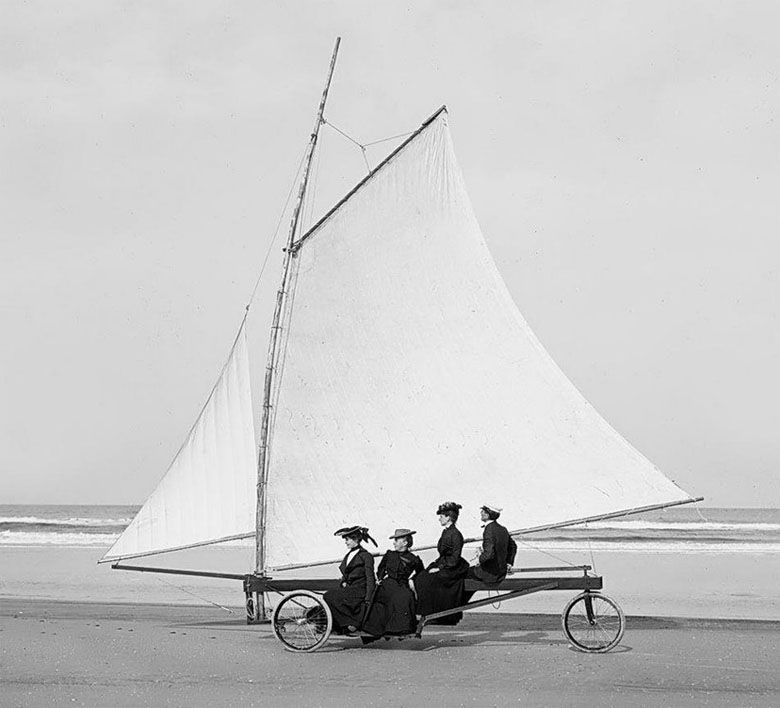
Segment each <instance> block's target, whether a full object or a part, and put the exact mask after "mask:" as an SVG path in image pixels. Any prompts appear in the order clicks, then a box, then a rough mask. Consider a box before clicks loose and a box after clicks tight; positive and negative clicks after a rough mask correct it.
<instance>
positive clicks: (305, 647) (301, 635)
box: [271, 590, 333, 652]
mask: <svg viewBox="0 0 780 708" xmlns="http://www.w3.org/2000/svg"><path fill="white" fill-rule="evenodd" d="M271 627H272V628H273V630H274V634H275V635H276V638H277V639H278V640H279V641H280V642H281V643H282V644H283V645H284V648H285V649H287V650H288V651H297V652H307V651H314V650H315V649H319V648H320V647H321V646H322V645H323V644H325V642H326V641H327V640H328V637H329V636H330V631H331V629H332V628H333V616H332V615H331V613H330V608H329V607H328V606H327V605H326V604H325V601H324V600H323V599H322V598H321V597H320V596H319V595H316V594H315V593H313V592H309V591H308V590H296V591H295V592H291V593H289V594H288V595H285V596H284V597H283V598H282V599H281V600H280V601H279V604H278V605H277V606H276V607H275V608H274V611H273V614H272V615H271Z"/></svg>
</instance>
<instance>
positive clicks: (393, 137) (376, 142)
mask: <svg viewBox="0 0 780 708" xmlns="http://www.w3.org/2000/svg"><path fill="white" fill-rule="evenodd" d="M322 124H323V125H328V126H330V127H331V128H333V130H335V131H336V132H337V133H338V134H339V135H342V136H344V137H345V138H346V139H347V140H349V142H351V143H352V144H354V145H356V146H357V147H359V148H360V152H361V154H362V155H363V161H364V162H365V163H366V168H367V169H368V174H371V164H370V163H369V161H368V155H367V154H366V148H367V147H371V146H372V145H379V143H386V142H387V141H388V140H397V139H398V138H405V137H407V136H409V135H411V134H412V133H413V132H414V131H413V130H412V131H410V132H408V133H399V134H398V135H391V136H390V137H388V138H380V139H379V140H372V141H371V142H370V143H361V142H360V141H358V140H355V138H353V137H352V136H351V135H349V134H348V133H346V132H344V131H343V130H341V128H338V127H336V126H335V125H333V123H329V122H328V121H327V120H325V118H323V119H322Z"/></svg>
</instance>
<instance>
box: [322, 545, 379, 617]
mask: <svg viewBox="0 0 780 708" xmlns="http://www.w3.org/2000/svg"><path fill="white" fill-rule="evenodd" d="M351 552H352V551H350V553H351ZM348 557H349V553H347V555H346V556H344V560H342V561H341V565H340V566H339V570H340V571H341V585H340V587H338V588H336V589H335V590H328V591H327V592H326V593H325V594H324V595H323V598H322V599H323V600H325V602H326V603H327V604H328V607H330V611H331V614H332V615H333V630H334V631H335V632H343V631H344V630H346V628H347V627H348V626H349V625H352V626H353V627H360V625H361V623H362V622H363V619H364V617H363V614H364V612H365V608H366V607H367V606H368V602H369V600H370V599H371V595H372V594H373V592H374V583H375V581H374V557H373V556H372V555H371V554H370V553H369V552H368V551H367V550H366V549H365V548H363V547H362V546H361V547H360V548H359V549H358V552H357V553H355V555H354V556H353V557H352V560H351V561H350V562H349V563H347V558H348Z"/></svg>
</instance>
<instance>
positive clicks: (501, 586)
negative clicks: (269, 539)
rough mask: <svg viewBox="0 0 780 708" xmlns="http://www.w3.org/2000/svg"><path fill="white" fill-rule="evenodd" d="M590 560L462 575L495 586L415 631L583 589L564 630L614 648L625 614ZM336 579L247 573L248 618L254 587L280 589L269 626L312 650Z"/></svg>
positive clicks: (577, 639) (321, 634)
mask: <svg viewBox="0 0 780 708" xmlns="http://www.w3.org/2000/svg"><path fill="white" fill-rule="evenodd" d="M590 570H591V566H589V565H583V566H573V567H572V566H554V567H545V568H525V569H523V570H521V571H516V573H517V574H518V575H519V574H521V573H560V572H563V571H574V572H576V573H578V574H577V575H574V576H567V575H550V576H545V575H534V576H529V577H523V578H507V579H505V580H504V581H503V582H501V583H497V584H487V583H482V582H479V581H477V580H466V591H475V592H480V591H488V592H491V593H492V592H497V593H498V594H497V595H491V596H490V597H488V598H487V599H482V600H473V601H471V602H468V603H466V604H464V605H461V606H459V607H453V608H451V609H449V610H445V611H443V612H437V613H435V614H432V615H428V616H427V617H425V616H424V617H420V619H419V620H418V622H417V631H416V632H415V634H414V635H411V636H414V637H416V638H418V639H419V638H420V637H422V632H423V628H424V627H425V625H426V624H428V623H429V622H431V621H432V620H435V619H439V618H440V617H446V616H447V615H453V614H456V613H458V612H467V611H469V610H475V609H477V608H479V607H485V606H487V605H491V604H495V603H498V602H504V601H506V600H512V599H514V598H516V597H522V596H524V595H531V594H532V593H537V592H542V591H545V590H581V591H582V592H580V594H578V595H576V596H575V597H573V598H572V599H571V600H569V602H568V603H566V606H565V607H564V608H563V613H562V615H561V623H562V625H563V633H564V634H565V635H566V638H567V639H568V640H569V641H570V642H571V645H572V646H573V647H574V648H575V649H578V650H579V651H583V652H588V653H604V652H608V651H609V650H610V649H614V648H615V647H616V646H617V645H618V644H619V643H620V640H621V639H622V638H623V632H624V630H625V618H624V616H623V611H622V610H621V609H620V607H619V606H618V604H617V603H616V602H615V601H614V600H611V599H610V598H608V597H607V596H606V595H602V594H601V593H600V592H599V590H601V587H602V580H601V577H599V576H596V575H590V574H589V572H588V571H590ZM337 585H338V581H337V580H330V581H327V580H326V581H323V580H274V579H272V578H262V577H257V576H254V575H248V576H246V578H245V580H244V591H245V592H246V596H247V618H248V620H253V619H254V617H255V615H254V607H256V606H257V605H256V602H257V594H258V593H268V592H275V593H284V596H283V597H282V599H281V600H280V601H279V602H278V603H277V604H276V606H275V607H274V609H273V612H272V613H271V626H272V628H273V632H274V634H275V635H276V637H277V639H278V640H279V641H280V642H281V643H282V644H283V645H284V647H285V649H288V650H289V651H293V652H310V651H315V650H316V649H319V648H320V647H321V646H322V645H323V644H325V642H326V641H328V638H329V637H330V633H331V629H332V627H333V618H332V617H331V613H330V609H329V608H328V606H327V604H326V603H325V602H324V601H323V599H322V597H321V596H320V594H319V593H321V592H324V591H327V590H329V589H331V588H335V587H337Z"/></svg>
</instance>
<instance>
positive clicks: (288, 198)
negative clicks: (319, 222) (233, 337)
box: [246, 150, 306, 312]
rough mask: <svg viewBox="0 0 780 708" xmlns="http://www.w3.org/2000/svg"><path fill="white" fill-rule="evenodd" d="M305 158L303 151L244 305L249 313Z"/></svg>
mask: <svg viewBox="0 0 780 708" xmlns="http://www.w3.org/2000/svg"><path fill="white" fill-rule="evenodd" d="M305 158H306V150H304V151H303V155H301V159H300V162H299V163H298V169H297V170H296V171H295V178H294V179H293V183H292V186H291V187H290V191H289V192H288V193H287V199H286V200H285V202H284V206H283V207H282V213H281V214H279V221H277V222H276V229H275V230H274V235H273V238H272V239H271V243H269V244H268V249H267V250H266V252H265V258H263V265H262V266H261V267H260V273H259V275H258V276H257V280H255V286H254V287H253V288H252V294H251V295H250V296H249V301H248V302H247V304H246V311H247V312H249V308H250V307H251V306H252V302H253V301H254V299H255V295H256V294H257V288H258V286H259V285H260V279H261V278H262V277H263V273H264V272H265V267H266V265H268V258H269V257H270V256H271V250H272V249H273V247H274V244H275V243H276V239H277V238H278V237H279V227H280V226H281V225H282V219H284V215H285V213H287V207H288V205H289V204H290V198H291V197H292V194H293V191H294V190H295V186H296V185H297V184H298V175H300V173H301V167H302V166H303V161H304V159H305Z"/></svg>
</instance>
